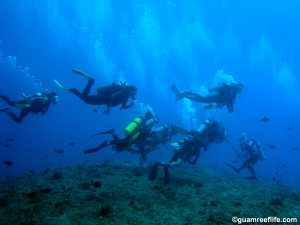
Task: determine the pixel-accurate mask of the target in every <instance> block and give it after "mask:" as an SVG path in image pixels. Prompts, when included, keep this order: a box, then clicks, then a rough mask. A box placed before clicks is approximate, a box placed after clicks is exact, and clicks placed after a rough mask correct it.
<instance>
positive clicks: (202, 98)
mask: <svg viewBox="0 0 300 225" xmlns="http://www.w3.org/2000/svg"><path fill="white" fill-rule="evenodd" d="M243 88H244V85H243V84H242V83H236V82H225V83H221V84H219V85H218V86H217V87H215V88H211V89H208V91H209V93H208V94H207V95H200V94H196V93H193V92H191V91H181V90H179V89H178V88H177V87H176V86H175V85H172V86H171V89H172V91H173V92H174V93H175V95H176V99H177V100H179V99H182V98H188V99H190V100H192V101H195V102H201V103H208V104H207V105H206V106H205V109H215V108H222V107H223V106H226V107H227V109H228V111H229V112H230V113H232V112H233V111H234V103H235V99H236V98H237V97H238V96H239V95H240V93H241V91H242V90H243Z"/></svg>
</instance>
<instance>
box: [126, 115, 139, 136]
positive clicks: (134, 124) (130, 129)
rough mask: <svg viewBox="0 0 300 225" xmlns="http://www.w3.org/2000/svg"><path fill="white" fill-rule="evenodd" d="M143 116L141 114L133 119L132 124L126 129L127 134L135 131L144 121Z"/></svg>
mask: <svg viewBox="0 0 300 225" xmlns="http://www.w3.org/2000/svg"><path fill="white" fill-rule="evenodd" d="M142 121H143V118H142V117H141V116H138V117H136V118H135V119H134V120H133V121H131V123H130V124H128V125H127V127H126V128H125V129H124V133H125V134H126V135H129V134H131V133H133V132H134V131H135V130H136V129H137V127H138V126H139V125H140V124H141V123H142Z"/></svg>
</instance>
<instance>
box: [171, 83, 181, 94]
mask: <svg viewBox="0 0 300 225" xmlns="http://www.w3.org/2000/svg"><path fill="white" fill-rule="evenodd" d="M171 90H172V91H173V92H174V94H177V93H179V92H181V91H180V90H179V89H178V88H177V87H176V85H175V84H172V86H171Z"/></svg>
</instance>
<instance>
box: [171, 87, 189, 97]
mask: <svg viewBox="0 0 300 225" xmlns="http://www.w3.org/2000/svg"><path fill="white" fill-rule="evenodd" d="M171 90H172V91H173V93H174V94H175V96H176V100H177V101H178V100H180V99H183V98H184V97H185V96H186V92H185V91H181V90H180V89H178V88H177V87H176V85H175V84H173V85H172V86H171Z"/></svg>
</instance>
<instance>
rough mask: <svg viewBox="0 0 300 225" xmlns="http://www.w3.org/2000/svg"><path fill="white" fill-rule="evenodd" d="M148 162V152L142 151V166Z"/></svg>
mask: <svg viewBox="0 0 300 225" xmlns="http://www.w3.org/2000/svg"><path fill="white" fill-rule="evenodd" d="M146 161H147V154H146V152H144V151H142V152H141V155H140V165H143V164H144V163H145V162H146Z"/></svg>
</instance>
